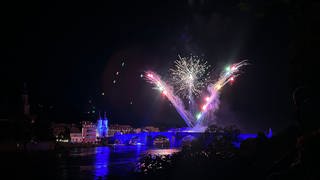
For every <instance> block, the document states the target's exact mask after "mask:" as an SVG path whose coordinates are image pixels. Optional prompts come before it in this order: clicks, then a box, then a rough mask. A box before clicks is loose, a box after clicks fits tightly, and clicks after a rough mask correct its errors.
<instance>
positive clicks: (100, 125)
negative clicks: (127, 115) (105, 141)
mask: <svg viewBox="0 0 320 180" xmlns="http://www.w3.org/2000/svg"><path fill="white" fill-rule="evenodd" d="M107 136H108V119H107V116H106V112H105V113H104V117H103V119H102V118H101V115H100V114H99V119H98V121H97V138H104V137H107Z"/></svg>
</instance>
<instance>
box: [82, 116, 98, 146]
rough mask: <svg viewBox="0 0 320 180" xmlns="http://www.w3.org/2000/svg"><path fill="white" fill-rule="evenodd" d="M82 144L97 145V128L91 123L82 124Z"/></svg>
mask: <svg viewBox="0 0 320 180" xmlns="http://www.w3.org/2000/svg"><path fill="white" fill-rule="evenodd" d="M82 139H83V140H82V142H83V143H95V142H96V140H97V126H96V124H94V123H92V122H90V121H84V122H82Z"/></svg>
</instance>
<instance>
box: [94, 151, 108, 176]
mask: <svg viewBox="0 0 320 180" xmlns="http://www.w3.org/2000/svg"><path fill="white" fill-rule="evenodd" d="M95 153H96V159H95V164H94V167H95V178H100V177H106V176H107V175H108V164H109V157H110V149H109V147H96V148H95Z"/></svg>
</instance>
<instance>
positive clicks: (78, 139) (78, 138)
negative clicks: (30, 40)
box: [70, 133, 83, 143]
mask: <svg viewBox="0 0 320 180" xmlns="http://www.w3.org/2000/svg"><path fill="white" fill-rule="evenodd" d="M82 140H83V138H82V133H70V142H71V143H82Z"/></svg>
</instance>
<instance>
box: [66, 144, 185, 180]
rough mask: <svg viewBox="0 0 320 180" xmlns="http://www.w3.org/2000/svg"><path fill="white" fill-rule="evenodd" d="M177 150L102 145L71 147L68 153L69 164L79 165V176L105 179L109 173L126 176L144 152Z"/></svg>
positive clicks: (159, 152) (161, 153)
mask: <svg viewBox="0 0 320 180" xmlns="http://www.w3.org/2000/svg"><path fill="white" fill-rule="evenodd" d="M178 151H179V149H154V148H153V149H150V148H147V147H146V146H139V145H138V146H114V147H111V146H102V147H90V148H78V149H73V150H72V151H71V152H70V153H69V155H70V157H72V158H71V159H72V160H71V161H72V163H71V164H73V165H75V166H77V165H78V167H80V171H79V173H80V174H79V176H80V177H82V178H84V177H85V178H86V179H106V178H107V177H108V176H109V175H114V176H126V175H127V174H128V173H130V172H132V171H133V169H134V167H135V165H136V163H137V162H138V160H139V158H140V157H142V156H143V155H144V154H159V155H167V154H172V153H175V152H178ZM90 174H91V175H90ZM69 175H70V174H69Z"/></svg>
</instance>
